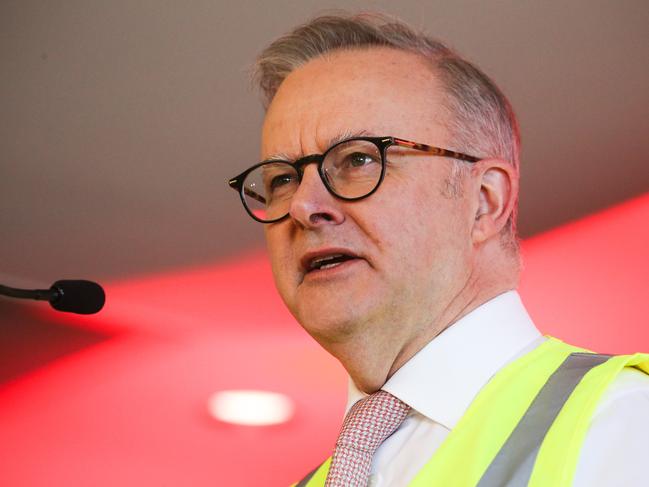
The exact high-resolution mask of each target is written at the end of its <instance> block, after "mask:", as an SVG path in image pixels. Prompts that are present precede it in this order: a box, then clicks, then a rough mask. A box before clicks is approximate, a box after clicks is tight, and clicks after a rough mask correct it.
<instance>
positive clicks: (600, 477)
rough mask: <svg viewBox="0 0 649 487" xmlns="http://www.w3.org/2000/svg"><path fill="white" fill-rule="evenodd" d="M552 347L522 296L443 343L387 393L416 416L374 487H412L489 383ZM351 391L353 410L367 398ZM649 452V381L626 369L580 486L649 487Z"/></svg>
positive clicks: (600, 417)
mask: <svg viewBox="0 0 649 487" xmlns="http://www.w3.org/2000/svg"><path fill="white" fill-rule="evenodd" d="M613 325H614V324H612V326H613ZM544 340H546V338H544V337H543V336H542V335H541V333H540V332H539V331H538V330H537V328H536V327H535V326H534V323H533V322H532V320H531V318H530V317H529V315H528V314H527V311H526V310H525V307H524V306H523V304H522V303H521V300H520V297H519V295H518V293H517V292H515V291H510V292H507V293H504V294H501V295H499V296H497V297H495V298H494V299H492V300H490V301H488V302H487V303H485V304H483V305H482V306H480V307H478V308H476V309H475V310H473V311H472V312H471V313H469V314H468V315H466V316H464V317H463V318H462V319H460V320H458V321H457V322H456V323H454V324H453V325H452V326H450V327H449V328H447V329H446V330H445V331H444V332H442V333H441V334H439V335H438V336H437V337H435V339H434V340H432V341H431V342H430V343H428V344H427V345H426V346H425V347H424V348H423V349H422V350H421V351H419V352H418V353H417V354H416V355H414V356H413V357H412V358H411V359H410V360H409V361H408V362H406V363H405V364H404V365H403V366H402V367H401V368H400V369H399V370H397V371H396V372H395V373H394V375H393V376H392V377H390V379H389V380H388V381H387V382H386V383H385V385H384V386H383V387H382V389H383V390H385V391H388V392H390V393H391V394H393V395H394V396H396V397H398V398H399V399H401V400H402V401H403V402H405V403H406V404H408V405H409V406H411V408H412V410H411V411H410V413H409V414H408V417H407V418H406V420H405V421H404V422H403V424H402V425H401V427H400V428H399V429H398V430H397V431H396V432H395V433H394V434H393V435H392V436H390V437H389V438H388V439H387V440H386V441H384V442H383V444H382V445H381V446H380V447H379V449H378V450H377V451H376V453H375V455H374V458H373V459H372V473H371V475H370V480H369V485H370V486H372V487H388V486H389V487H398V486H405V485H408V483H409V482H410V481H411V480H412V479H413V478H414V477H415V475H416V474H417V473H418V472H419V470H420V469H421V468H422V467H423V466H424V465H425V464H426V463H427V462H428V460H429V459H430V458H431V457H432V455H433V454H434V453H435V451H436V450H437V448H438V447H439V446H440V445H441V444H442V442H443V441H444V439H445V438H446V436H447V435H448V433H449V432H450V431H451V430H452V429H453V428H454V427H455V425H456V424H457V422H458V421H459V420H460V418H461V417H462V415H463V414H464V412H465V411H466V410H467V408H468V407H469V404H471V401H473V399H474V397H475V396H476V395H477V394H478V392H479V391H480V389H482V387H483V386H484V385H485V384H486V383H487V382H488V381H489V379H490V378H491V377H493V376H494V375H495V374H496V372H498V371H499V370H500V369H502V368H503V367H504V366H505V365H507V364H508V363H510V362H511V361H513V360H515V359H517V358H519V357H521V356H522V355H524V354H525V353H527V352H529V351H531V350H533V349H534V348H536V347H537V346H538V345H540V344H541V343H542V342H543V341H544ZM476 364H479V367H476V366H475V365H476ZM349 384H350V385H349V398H348V404H347V410H349V408H351V406H352V405H353V404H354V403H355V402H356V401H358V400H359V399H362V398H363V397H364V396H365V394H364V393H362V392H361V391H359V390H358V389H357V388H356V386H355V385H354V383H353V381H351V380H350V381H349ZM648 445H649V375H646V374H644V373H642V372H640V371H638V370H636V369H625V370H624V371H623V372H622V373H620V374H619V376H618V378H617V379H616V380H615V381H614V382H613V384H612V385H611V386H609V388H608V390H607V391H606V392H605V394H604V396H603V397H602V399H601V400H600V402H599V404H598V407H597V409H596V411H595V414H594V416H593V420H592V423H591V425H590V429H589V431H588V433H587V435H586V439H585V442H584V446H583V448H582V451H581V454H580V458H579V462H578V464H577V471H576V474H575V481H574V483H573V485H574V486H576V487H582V486H583V487H585V486H589V487H600V486H606V487H612V486H621V485H625V486H636V485H637V486H639V485H649V464H648V462H646V451H647V446H648ZM451 487H452V486H451Z"/></svg>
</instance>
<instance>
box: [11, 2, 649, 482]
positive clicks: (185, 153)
mask: <svg viewBox="0 0 649 487" xmlns="http://www.w3.org/2000/svg"><path fill="white" fill-rule="evenodd" d="M333 8H346V9H352V10H359V9H364V10H367V9H372V10H381V11H384V12H387V13H392V14H396V15H398V16H400V17H401V18H403V19H404V20H406V21H408V22H410V23H412V24H413V25H415V26H417V27H422V28H425V29H426V30H427V31H428V32H429V33H431V34H432V35H434V36H437V37H440V38H442V39H444V40H446V41H447V42H448V43H449V44H450V45H451V46H452V47H454V48H456V49H457V50H458V51H460V52H461V53H462V54H464V55H465V56H466V57H467V58H469V59H470V60H472V61H474V62H476V63H477V64H478V65H479V66H480V67H482V68H483V69H484V70H485V71H486V72H487V73H488V74H489V75H490V76H491V77H492V78H493V79H494V80H495V81H496V82H497V83H498V84H499V85H500V86H501V87H502V89H503V90H504V91H505V93H506V94H507V95H508V96H509V98H510V99H511V101H512V103H513V105H514V107H515V109H516V111H517V114H518V116H519V119H520V122H521V128H522V138H523V158H522V186H521V197H520V224H519V228H520V233H521V236H522V237H523V240H524V243H523V250H524V255H525V259H526V269H525V274H524V277H523V283H522V286H521V293H522V294H523V298H524V301H525V302H526V304H527V305H528V307H529V308H530V310H531V312H532V316H533V317H534V318H535V320H536V321H537V324H539V326H540V327H541V328H542V330H543V331H544V332H548V333H553V334H555V335H557V336H559V337H561V338H564V339H566V340H572V341H574V342H578V343H579V344H581V345H585V346H590V347H593V348H598V349H599V350H601V351H604V352H629V351H635V350H636V349H637V350H640V349H643V350H644V351H647V350H649V332H648V331H647V326H646V318H645V316H647V314H648V313H649V305H648V304H647V301H648V299H647V297H648V296H647V295H648V292H647V291H649V285H648V284H647V278H646V276H647V275H649V263H648V261H649V259H647V251H646V249H647V248H649V230H647V228H648V226H647V221H649V164H648V163H649V157H648V156H647V154H649V137H648V136H647V135H648V134H649V90H647V86H649V62H648V61H649V28H648V27H647V26H648V25H649V5H648V4H647V2H646V1H644V0H621V1H619V2H604V1H599V0H595V1H586V0H575V1H570V2H564V1H561V2H560V1H546V2H517V1H513V0H511V1H510V0H502V1H494V2H480V1H477V0H476V1H468V0H454V1H449V0H446V1H441V0H440V1H434V0H431V1H427V2H419V1H414V0H402V1H401V2H399V4H398V6H397V4H395V3H394V2H388V1H375V2H354V1H345V2H342V1H317V2H316V1H305V0H303V1H299V2H298V1H289V0H276V1H273V2H259V1H256V2H252V1H246V0H241V1H238V2H225V1H207V0H195V1H191V2H180V1H152V0H151V1H146V0H135V1H134V0H130V1H128V2H127V1H123V0H114V1H111V2H100V1H79V0H68V1H63V2H44V1H40V2H39V1H29V0H26V1H19V2H18V1H9V0H5V1H3V2H1V3H0V27H1V29H0V36H1V38H2V42H0V72H1V73H2V75H1V76H0V107H2V109H1V111H0V232H1V233H0V235H1V238H0V283H2V284H5V285H10V286H15V287H40V288H44V287H45V288H46V287H49V285H50V284H51V283H52V282H53V281H55V280H57V279H61V278H86V279H93V280H98V281H99V282H101V283H102V284H104V285H105V287H106V289H107V293H108V301H107V305H106V308H105V310H104V311H103V312H102V313H100V314H99V315H96V316H92V317H77V316H73V315H64V314H58V315H57V314H55V313H54V312H51V311H50V310H48V309H46V305H43V304H42V303H40V305H39V303H26V304H24V303H15V302H12V301H9V300H8V299H5V298H2V297H0V431H1V432H2V433H1V434H2V437H3V442H2V443H3V444H2V445H1V446H0V453H1V454H0V484H2V485H11V486H22V485H24V486H37V485H48V486H58V485H61V486H63V485H66V486H76V485H79V486H82V485H84V486H85V485H93V486H103V485H106V486H108V485H138V486H141V485H156V486H158V485H170V486H175V485H196V486H199V485H259V484H260V483H262V482H263V483H264V485H286V484H287V483H289V482H290V481H292V480H295V479H297V478H299V477H301V476H302V475H303V474H304V473H306V472H307V471H309V470H310V469H311V468H312V467H313V466H315V465H316V464H317V463H318V462H319V461H321V460H322V459H324V457H326V455H327V454H328V451H329V448H330V447H331V445H332V444H333V441H334V440H335V437H336V435H337V428H338V424H339V421H340V418H341V415H342V412H343V407H344V401H345V384H346V378H345V375H344V373H343V371H342V369H341V368H340V366H339V365H338V364H337V363H336V362H335V361H334V360H333V359H331V358H330V357H329V356H328V355H326V354H325V353H324V352H322V351H320V349H319V348H318V347H317V346H316V345H315V344H314V343H312V341H311V340H310V339H309V338H308V337H307V336H306V335H305V334H304V333H303V332H302V331H301V330H300V329H299V326H298V325H297V324H296V323H295V322H294V321H293V319H292V318H291V317H290V315H288V313H287V312H286V311H285V310H284V308H283V306H282V304H281V303H280V301H279V299H278V297H277V295H276V294H275V291H274V289H273V287H272V278H271V276H270V271H269V268H268V265H267V263H266V260H265V256H264V251H263V241H262V232H261V225H259V224H256V223H255V222H253V221H252V220H251V219H250V218H249V217H248V216H247V215H246V214H245V213H244V211H243V208H242V207H241V204H240V202H239V200H238V197H237V195H236V194H235V193H234V192H233V191H232V190H230V189H229V188H228V187H227V184H226V181H227V179H228V178H229V177H231V176H233V175H235V174H237V173H238V172H240V171H241V170H242V169H244V168H245V167H247V166H249V165H252V164H253V163H255V162H257V160H258V151H259V140H258V139H259V129H260V126H261V121H262V116H263V111H262V109H261V106H260V103H259V101H258V98H257V94H256V93H255V91H254V89H253V88H252V87H251V85H250V83H249V81H248V72H249V68H250V66H251V64H252V62H253V61H254V58H255V56H256V54H257V53H258V52H259V51H260V50H261V49H263V48H264V47H265V46H266V45H267V44H268V43H269V42H270V41H271V40H272V39H274V38H275V37H277V36H278V35H280V34H282V33H284V32H286V31H287V30H289V29H290V28H292V27H293V26H295V25H296V24H298V23H302V22H304V21H306V20H307V19H308V18H309V17H311V16H313V15H315V14H317V13H321V12H323V10H325V9H333ZM230 389H260V390H264V391H270V392H279V393H282V394H284V395H285V396H286V398H287V401H288V404H289V405H290V407H288V410H287V411H288V413H287V417H286V421H285V422H281V423H278V424H274V425H270V426H261V427H259V426H257V427H255V426H244V425H234V424H231V423H227V422H224V421H222V420H219V419H217V418H215V416H214V411H213V408H211V405H213V402H210V398H211V397H213V394H214V393H218V392H219V391H223V390H230ZM260 408H261V409H264V408H265V406H263V407H260Z"/></svg>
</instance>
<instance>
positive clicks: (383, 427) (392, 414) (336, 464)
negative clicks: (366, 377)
mask: <svg viewBox="0 0 649 487" xmlns="http://www.w3.org/2000/svg"><path fill="white" fill-rule="evenodd" d="M409 410H410V406H408V405H407V404H405V403H404V402H402V401H400V400H399V399H397V398H396V397H394V396H393V395H392V394H390V393H388V392H385V391H378V392H375V393H374V394H372V395H371V396H368V397H366V398H365V399H362V400H360V401H358V402H357V403H356V404H354V405H353V406H352V408H351V409H350V410H349V412H348V413H347V416H345V421H343V426H342V429H341V430H340V435H338V440H337V441H336V449H335V450H334V454H333V457H332V459H331V466H330V467H329V473H328V474H327V480H326V482H325V487H350V486H359V487H360V486H366V485H367V479H368V477H369V475H370V466H371V464H372V456H373V455H374V452H375V451H376V449H377V448H378V447H379V445H380V444H381V443H382V442H383V441H384V440H385V439H386V438H387V437H388V436H390V435H391V434H392V433H394V431H395V430H396V429H397V428H398V427H399V425H400V424H401V423H402V422H403V420H404V419H406V416H407V414H408V411H409Z"/></svg>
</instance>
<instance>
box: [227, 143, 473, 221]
mask: <svg viewBox="0 0 649 487" xmlns="http://www.w3.org/2000/svg"><path fill="white" fill-rule="evenodd" d="M354 140H363V141H366V142H371V143H373V144H374V145H375V146H376V147H377V149H378V150H379V154H381V175H380V176H379V179H378V181H377V183H376V185H375V186H374V188H372V190H371V191H370V192H368V193H366V194H364V195H362V196H355V197H353V198H348V197H345V196H341V195H339V194H337V193H336V192H335V191H334V190H333V188H332V187H331V186H330V184H329V181H328V178H327V175H326V173H325V172H324V169H323V162H324V160H325V158H326V157H327V154H329V152H331V151H332V150H333V149H335V148H336V147H338V146H339V145H341V144H345V143H347V142H351V141H354ZM393 145H396V146H399V147H406V148H409V149H414V150H418V151H422V152H427V153H429V154H432V155H434V156H442V157H450V158H452V159H459V160H461V161H466V162H471V163H475V162H478V161H479V160H480V158H479V157H474V156H470V155H468V154H463V153H462V152H456V151H452V150H449V149H442V148H441V147H435V146H432V145H427V144H421V143H419V142H411V141H409V140H405V139H399V138H397V137H391V136H385V137H350V138H348V139H344V140H341V141H339V142H336V143H335V144H334V145H332V146H331V147H329V148H328V149H327V150H326V151H325V152H323V153H322V154H310V155H307V156H304V157H301V158H299V159H298V160H296V161H295V162H291V161H285V160H283V159H271V160H268V161H263V162H260V163H258V164H255V165H254V166H252V167H249V168H248V169H246V170H245V171H243V172H242V173H241V174H239V175H237V176H235V177H233V178H232V179H230V180H229V181H228V185H229V186H230V187H231V188H232V189H234V190H235V191H237V192H238V193H239V197H240V198H241V203H242V204H243V207H244V208H245V210H246V212H247V213H248V214H249V215H250V216H251V217H252V218H253V219H254V220H256V221H258V222H260V223H276V222H278V221H281V220H283V219H285V218H286V217H287V216H288V215H289V212H286V214H285V215H283V216H281V217H279V218H275V219H273V220H261V219H260V218H258V217H257V216H255V215H254V214H253V212H252V211H251V210H250V208H248V205H247V204H246V200H245V194H247V195H248V196H250V197H251V198H253V199H256V200H257V201H260V202H262V203H265V201H262V200H260V199H259V198H260V195H258V194H257V193H253V192H251V191H246V188H245V186H244V185H243V183H244V181H245V180H246V176H248V174H250V173H251V172H252V171H254V170H255V169H257V168H259V167H261V166H264V165H267V164H275V163H278V162H281V163H283V164H288V165H290V166H293V167H294V168H295V172H296V173H297V177H298V185H299V184H300V183H301V182H302V177H303V175H304V167H305V166H306V165H308V164H313V163H317V164H318V174H319V175H320V179H321V180H322V183H323V184H324V185H325V188H327V191H329V193H330V194H332V195H333V196H335V197H336V198H339V199H341V200H344V201H358V200H362V199H363V198H367V197H368V196H371V195H372V194H374V192H375V191H376V190H377V189H379V186H381V183H382V182H383V178H384V177H385V171H386V156H385V154H386V151H387V149H388V148H389V147H391V146H393ZM244 193H245V194H244Z"/></svg>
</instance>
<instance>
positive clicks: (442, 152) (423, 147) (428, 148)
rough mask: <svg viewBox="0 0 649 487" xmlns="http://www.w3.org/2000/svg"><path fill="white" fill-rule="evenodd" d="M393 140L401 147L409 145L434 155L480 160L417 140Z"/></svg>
mask: <svg viewBox="0 0 649 487" xmlns="http://www.w3.org/2000/svg"><path fill="white" fill-rule="evenodd" d="M393 141H394V143H395V144H396V145H399V146H401V147H410V148H411V149H416V150H420V151H424V152H428V153H430V154H434V155H436V156H443V157H452V158H453V159H460V160H462V161H467V162H478V161H479V160H480V158H479V157H474V156H470V155H468V154H463V153H462V152H455V151H452V150H448V149H441V148H440V147H433V146H432V145H426V144H418V143H417V142H411V141H409V140H404V139H397V138H396V137H393Z"/></svg>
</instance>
